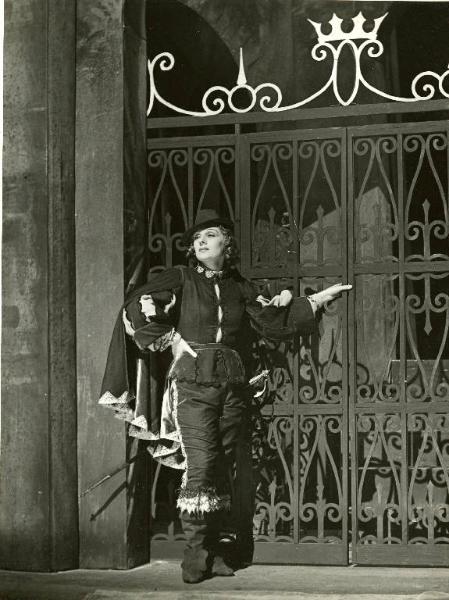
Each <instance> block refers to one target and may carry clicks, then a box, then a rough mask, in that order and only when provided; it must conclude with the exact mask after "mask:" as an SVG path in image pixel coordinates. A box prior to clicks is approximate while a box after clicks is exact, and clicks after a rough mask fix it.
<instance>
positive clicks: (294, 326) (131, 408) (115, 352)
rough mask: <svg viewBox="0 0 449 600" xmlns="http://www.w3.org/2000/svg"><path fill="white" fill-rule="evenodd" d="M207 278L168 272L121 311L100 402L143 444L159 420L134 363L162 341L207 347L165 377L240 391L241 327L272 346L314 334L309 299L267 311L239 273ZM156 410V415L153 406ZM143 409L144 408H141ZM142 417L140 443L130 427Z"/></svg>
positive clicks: (196, 272)
mask: <svg viewBox="0 0 449 600" xmlns="http://www.w3.org/2000/svg"><path fill="white" fill-rule="evenodd" d="M208 275H211V272H209V271H208V270H205V269H201V267H200V268H199V269H198V268H194V267H176V268H171V269H167V270H165V271H163V272H162V273H160V274H158V275H157V276H155V277H153V279H151V280H150V281H149V282H148V283H147V284H145V285H143V286H142V287H140V288H138V289H137V290H135V291H133V292H132V294H131V295H130V296H129V297H128V298H127V299H126V301H125V303H124V305H123V307H122V310H121V311H120V314H119V316H118V319H117V322H116V325H115V328H114V332H113V336H112V340H111V344H110V348H109V354H108V360H107V364H106V370H105V375H104V379H103V385H102V391H101V399H100V402H101V404H103V405H105V406H108V407H109V408H113V409H114V410H115V411H116V416H118V417H119V418H123V419H125V420H126V421H128V422H130V423H132V424H134V425H133V427H134V433H135V434H136V437H142V438H144V439H149V440H153V439H154V437H155V436H156V437H157V432H156V429H157V422H158V419H159V415H160V400H159V401H158V400H157V399H154V398H151V399H149V398H148V392H145V391H142V385H141V383H139V368H137V369H136V363H138V362H139V361H140V363H141V365H142V364H143V363H144V362H145V359H144V355H145V354H147V353H148V352H149V351H151V350H157V349H163V348H164V347H166V344H165V345H164V343H161V341H163V340H164V339H167V340H169V339H170V337H171V335H172V332H173V331H174V330H176V331H177V332H178V333H179V334H180V335H181V336H182V337H183V338H184V339H185V340H186V341H187V342H189V343H190V344H191V345H192V346H193V347H195V346H196V345H201V346H203V345H205V344H206V345H208V346H209V347H208V348H206V349H204V348H201V352H198V358H197V359H195V358H194V357H192V356H190V355H189V354H187V353H185V354H183V355H182V360H178V361H176V363H177V364H176V368H172V369H171V370H170V377H173V378H182V379H184V380H187V381H192V382H196V383H198V384H203V385H216V384H220V383H223V382H226V381H228V382H229V383H245V381H246V376H245V373H244V369H243V366H242V361H241V359H240V356H239V353H240V348H241V346H242V341H244V340H243V338H244V337H245V333H244V332H245V326H246V325H249V326H251V327H252V328H253V330H255V332H256V333H257V334H258V335H259V336H262V337H264V338H267V339H270V340H284V339H287V338H289V337H292V336H293V335H294V334H295V333H301V334H309V333H313V332H314V331H315V330H316V327H317V325H316V320H315V316H314V313H313V310H312V308H311V306H310V302H309V301H308V300H307V298H303V297H301V298H293V299H292V301H291V302H290V304H289V305H288V306H282V307H277V306H273V305H267V304H268V300H267V299H264V298H262V297H261V296H260V294H259V292H258V291H257V289H256V287H255V286H254V285H253V284H252V283H251V282H249V281H248V280H247V279H245V278H243V277H242V276H241V275H240V273H239V272H238V271H237V270H235V269H229V270H227V271H224V272H223V273H222V275H221V276H219V277H217V276H211V277H209V276H208ZM218 329H220V330H221V332H220V336H219V337H220V338H221V339H220V343H219V344H217V331H218ZM142 357H143V358H142ZM140 370H141V369H140ZM157 402H159V407H158V406H157V405H155V403H156V404H157ZM144 404H147V405H148V408H143V406H144ZM150 404H151V406H150ZM142 414H144V416H145V422H146V425H145V426H146V427H147V428H148V429H149V430H152V432H151V431H149V432H148V434H144V433H142V432H141V435H138V434H137V433H138V432H137V430H136V427H135V425H136V423H137V422H138V419H139V418H140V422H143V421H142V419H141V416H139V415H142ZM154 417H156V418H154ZM148 419H150V421H151V425H150V424H149V423H148ZM133 427H131V429H133ZM136 432H137V433H136ZM131 434H132V433H131Z"/></svg>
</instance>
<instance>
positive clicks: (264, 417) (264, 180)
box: [241, 129, 348, 564]
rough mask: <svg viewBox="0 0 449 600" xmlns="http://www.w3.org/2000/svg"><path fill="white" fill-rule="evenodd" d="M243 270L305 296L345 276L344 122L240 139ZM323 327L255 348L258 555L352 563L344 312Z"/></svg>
mask: <svg viewBox="0 0 449 600" xmlns="http://www.w3.org/2000/svg"><path fill="white" fill-rule="evenodd" d="M241 152H242V179H241V182H242V187H241V197H242V232H245V235H243V236H242V238H241V244H242V271H243V273H244V275H245V276H246V277H248V278H250V279H252V280H253V281H255V282H256V283H257V284H258V285H259V286H260V290H261V291H262V292H263V291H264V290H265V291H267V290H268V291H269V293H272V294H273V293H276V292H277V291H278V290H279V289H282V288H285V287H287V286H290V287H291V288H292V289H293V290H294V292H295V293H299V294H310V293H313V291H317V290H320V289H322V288H324V287H326V286H328V285H330V284H332V283H335V282H336V281H341V280H342V279H345V278H346V276H347V274H346V230H345V223H346V221H345V218H344V215H345V214H346V188H345V184H346V177H345V155H346V152H345V136H344V131H343V133H342V132H341V130H340V131H339V132H336V130H335V129H334V130H320V131H318V132H317V131H313V132H312V131H309V132H307V131H303V132H298V131H287V132H275V133H274V132H270V133H260V134H248V135H245V136H242V144H241ZM323 321H324V333H323V335H322V337H321V339H319V336H318V335H314V336H307V337H304V338H301V339H300V340H299V341H297V342H294V343H291V344H284V343H283V344H271V343H267V342H265V343H262V344H260V345H259V352H258V355H259V361H260V363H261V364H260V367H263V368H269V369H270V380H269V392H268V395H267V397H266V398H265V400H264V404H263V406H261V407H259V416H258V419H257V423H256V428H255V431H256V435H255V439H254V443H253V459H254V470H255V477H254V479H255V481H254V483H255V493H256V505H255V506H256V508H255V516H254V535H255V540H256V544H255V560H256V561H267V562H283V563H289V562H292V563H303V564H320V563H321V564H346V563H347V542H348V540H347V502H348V500H347V468H348V464H347V356H346V335H347V318H346V305H345V301H344V300H339V301H338V302H336V303H335V304H334V305H333V306H331V307H328V308H327V309H326V310H325V312H324V315H323Z"/></svg>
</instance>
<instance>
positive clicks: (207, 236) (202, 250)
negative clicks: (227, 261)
mask: <svg viewBox="0 0 449 600" xmlns="http://www.w3.org/2000/svg"><path fill="white" fill-rule="evenodd" d="M225 242H226V238H225V236H224V234H223V233H222V232H221V230H220V228H219V227H208V228H207V229H201V230H200V231H197V232H196V233H194V234H193V248H194V250H195V256H196V258H197V260H199V261H200V262H202V263H206V264H207V265H208V266H210V267H211V268H217V267H218V268H221V266H222V264H223V259H224V251H225Z"/></svg>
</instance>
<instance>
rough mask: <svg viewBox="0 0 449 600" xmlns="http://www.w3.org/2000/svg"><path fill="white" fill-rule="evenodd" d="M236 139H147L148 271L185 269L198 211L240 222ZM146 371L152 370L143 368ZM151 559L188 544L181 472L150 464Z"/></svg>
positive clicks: (165, 361)
mask: <svg viewBox="0 0 449 600" xmlns="http://www.w3.org/2000/svg"><path fill="white" fill-rule="evenodd" d="M236 153H237V148H236V136H234V135H213V136H194V137H193V136H192V137H188V136H185V137H182V138H165V139H162V138H161V139H151V140H148V188H149V194H150V197H151V202H150V203H149V204H150V208H149V215H148V225H147V226H148V261H149V264H150V265H151V266H150V269H149V271H150V272H158V271H161V270H163V269H165V268H167V267H172V266H174V265H179V264H185V249H184V248H183V247H182V245H181V243H180V240H181V237H182V234H183V232H184V231H185V230H186V229H187V228H188V227H189V226H190V225H192V224H193V222H194V221H195V216H196V214H197V212H198V210H200V209H202V208H214V209H215V210H217V211H218V212H219V213H221V214H222V215H223V216H226V217H228V218H229V219H231V220H232V221H235V222H236V223H237V227H236V231H237V235H238V231H239V229H238V223H239V210H240V209H239V185H238V179H237V177H238V167H237V164H238V161H237V160H236ZM150 360H151V368H150V370H149V373H148V376H149V377H150V373H151V379H150V382H151V393H153V394H160V395H161V396H162V391H163V386H164V375H165V373H166V370H167V368H168V365H169V363H170V360H171V353H170V351H168V352H165V353H163V354H162V355H156V354H155V355H152V356H151V357H150ZM141 368H142V369H144V368H148V365H144V364H142V365H141ZM151 468H152V474H151V486H152V489H151V558H152V559H156V558H169V557H179V556H181V554H182V549H183V546H184V542H185V537H184V534H183V532H182V527H181V523H180V521H179V515H178V509H177V508H176V490H177V489H178V488H179V486H180V484H181V473H180V472H179V471H176V470H174V469H170V468H166V467H162V466H161V465H160V464H159V463H155V462H154V461H152V464H151Z"/></svg>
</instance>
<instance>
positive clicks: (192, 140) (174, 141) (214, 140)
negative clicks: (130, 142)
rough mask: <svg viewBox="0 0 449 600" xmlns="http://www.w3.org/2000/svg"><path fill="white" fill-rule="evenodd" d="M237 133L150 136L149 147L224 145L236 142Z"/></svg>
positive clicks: (154, 148)
mask: <svg viewBox="0 0 449 600" xmlns="http://www.w3.org/2000/svg"><path fill="white" fill-rule="evenodd" d="M237 137H238V136H237V135H235V134H234V133H226V134H217V135H185V136H176V137H169V138H148V139H147V149H148V150H159V149H161V148H176V147H178V146H190V147H194V148H196V147H198V146H222V145H223V144H235V143H236V141H237Z"/></svg>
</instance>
